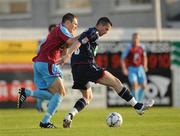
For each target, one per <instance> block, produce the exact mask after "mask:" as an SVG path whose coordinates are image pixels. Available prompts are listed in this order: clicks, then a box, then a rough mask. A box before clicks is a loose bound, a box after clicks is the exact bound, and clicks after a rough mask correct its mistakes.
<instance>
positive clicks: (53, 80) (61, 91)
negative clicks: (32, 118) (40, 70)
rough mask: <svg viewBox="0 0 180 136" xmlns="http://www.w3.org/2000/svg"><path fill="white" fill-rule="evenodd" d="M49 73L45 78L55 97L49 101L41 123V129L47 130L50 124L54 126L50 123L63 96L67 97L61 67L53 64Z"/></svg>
mask: <svg viewBox="0 0 180 136" xmlns="http://www.w3.org/2000/svg"><path fill="white" fill-rule="evenodd" d="M50 70H51V71H50ZM48 71H49V74H50V76H48V77H47V76H45V77H44V79H45V80H46V83H47V86H49V87H48V90H49V92H51V93H52V94H53V96H52V97H51V99H50V100H49V103H48V108H47V111H46V113H45V116H44V117H43V119H42V121H41V122H40V127H44V128H47V126H48V125H49V124H52V123H50V120H51V118H52V116H53V115H54V114H55V112H56V111H57V108H58V107H59V105H60V103H61V101H62V99H63V96H64V95H65V87H64V83H63V80H62V71H61V69H60V67H59V66H56V65H54V64H53V65H51V67H49V68H48Z"/></svg>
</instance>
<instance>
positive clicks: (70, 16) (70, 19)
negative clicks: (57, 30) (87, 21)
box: [62, 13, 77, 24]
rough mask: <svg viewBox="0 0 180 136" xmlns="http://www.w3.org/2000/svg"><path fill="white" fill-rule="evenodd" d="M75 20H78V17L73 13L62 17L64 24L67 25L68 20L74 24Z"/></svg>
mask: <svg viewBox="0 0 180 136" xmlns="http://www.w3.org/2000/svg"><path fill="white" fill-rule="evenodd" d="M74 18H77V16H76V15H74V14H72V13H67V14H65V15H64V16H63V17H62V24H63V23H65V22H66V21H67V20H69V21H70V22H73V20H74Z"/></svg>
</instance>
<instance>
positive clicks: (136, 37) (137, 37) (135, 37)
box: [133, 34, 140, 46]
mask: <svg viewBox="0 0 180 136" xmlns="http://www.w3.org/2000/svg"><path fill="white" fill-rule="evenodd" d="M139 42H140V36H139V35H138V34H136V35H133V44H134V45H137V46H138V45H139Z"/></svg>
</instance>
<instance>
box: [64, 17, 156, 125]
mask: <svg viewBox="0 0 180 136" xmlns="http://www.w3.org/2000/svg"><path fill="white" fill-rule="evenodd" d="M111 27H112V23H111V21H110V20H109V18H107V17H101V18H100V19H99V20H98V21H97V23H96V26H95V27H92V28H89V29H88V30H87V32H86V33H95V32H96V33H97V35H98V36H95V37H94V38H92V40H89V42H87V43H85V44H82V45H81V46H80V48H78V49H77V50H76V51H75V52H74V53H73V54H72V57H71V67H72V75H73V80H74V84H73V89H79V90H80V91H81V93H82V96H83V97H82V98H80V99H79V100H77V102H76V103H75V105H74V107H73V108H72V109H71V110H70V111H69V113H68V114H67V115H66V116H65V117H64V120H63V127H64V128H70V127H71V122H72V119H73V118H74V116H75V115H77V113H79V112H80V111H81V110H82V109H84V108H85V107H86V106H87V105H88V104H89V103H90V101H91V100H92V98H93V94H92V89H91V86H90V84H89V82H94V83H99V84H103V85H106V86H110V87H112V88H113V89H114V90H115V91H116V92H117V94H118V95H119V96H120V97H121V98H122V99H124V100H126V101H127V102H128V103H129V104H130V105H131V106H133V107H134V109H135V110H136V111H137V113H138V114H140V115H142V114H143V113H144V111H145V110H147V109H148V108H150V107H152V106H153V104H154V100H149V101H147V102H146V103H144V104H143V103H138V102H137V101H136V99H135V98H134V97H133V96H132V95H131V94H130V91H129V90H128V88H127V87H125V86H124V85H123V84H122V83H121V81H120V80H119V79H118V78H116V77H115V76H113V75H112V74H111V73H110V72H108V71H106V70H105V69H103V68H101V67H99V66H97V65H96V63H95V54H96V51H97V48H98V44H97V43H96V40H97V39H98V38H99V37H101V36H103V35H105V34H106V33H107V32H108V31H109V30H110V29H111ZM63 59H64V60H63V61H67V57H65V58H63Z"/></svg>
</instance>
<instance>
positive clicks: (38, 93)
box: [25, 89, 53, 100]
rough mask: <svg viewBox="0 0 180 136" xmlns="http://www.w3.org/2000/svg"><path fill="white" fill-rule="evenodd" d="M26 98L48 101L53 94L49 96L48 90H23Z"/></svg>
mask: <svg viewBox="0 0 180 136" xmlns="http://www.w3.org/2000/svg"><path fill="white" fill-rule="evenodd" d="M25 93H26V96H32V97H35V98H39V99H45V100H50V99H51V97H52V96H53V94H51V93H50V92H49V91H48V90H39V89H38V90H35V91H32V90H28V89H26V90H25Z"/></svg>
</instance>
